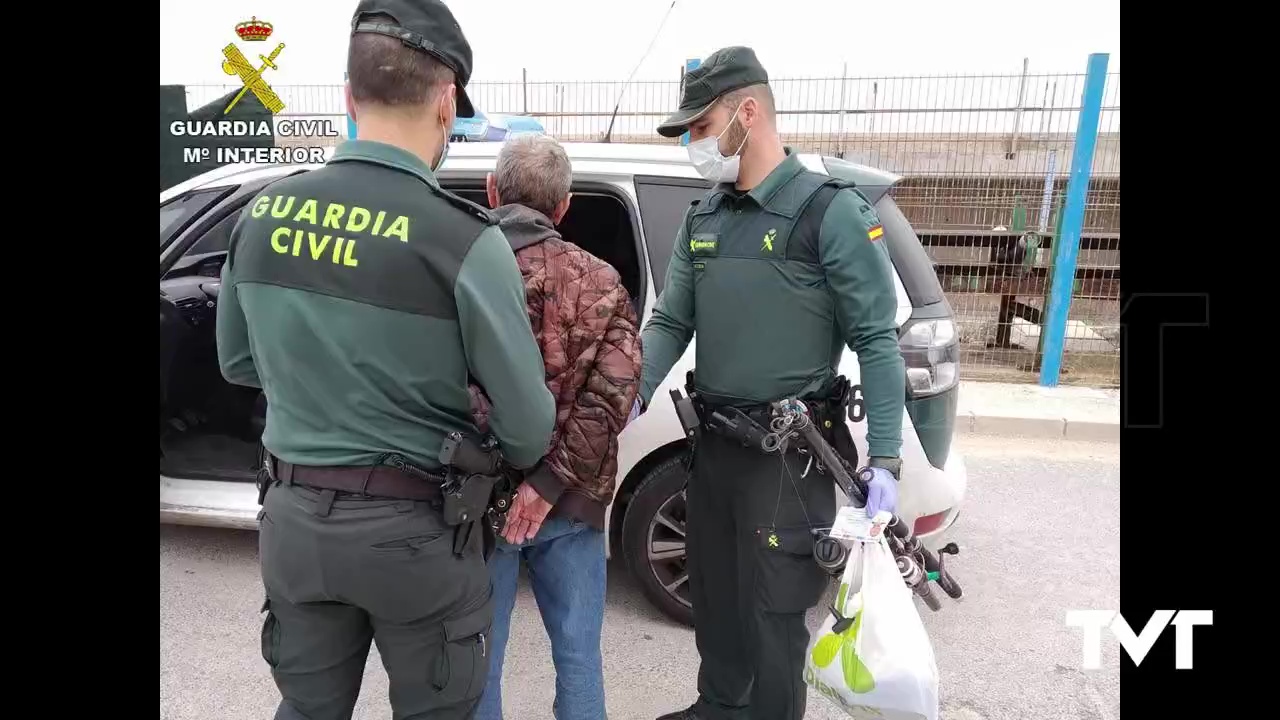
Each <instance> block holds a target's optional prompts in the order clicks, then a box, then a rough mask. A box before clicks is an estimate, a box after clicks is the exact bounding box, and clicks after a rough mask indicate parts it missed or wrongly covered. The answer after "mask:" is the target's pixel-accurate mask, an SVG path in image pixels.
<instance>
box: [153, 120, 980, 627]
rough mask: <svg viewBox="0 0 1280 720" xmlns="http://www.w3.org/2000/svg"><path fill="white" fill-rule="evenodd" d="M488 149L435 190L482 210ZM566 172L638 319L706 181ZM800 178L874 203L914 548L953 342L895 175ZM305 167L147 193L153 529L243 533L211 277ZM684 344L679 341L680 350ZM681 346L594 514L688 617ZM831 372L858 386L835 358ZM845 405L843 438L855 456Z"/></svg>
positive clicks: (944, 474) (664, 152) (637, 148)
mask: <svg viewBox="0 0 1280 720" xmlns="http://www.w3.org/2000/svg"><path fill="white" fill-rule="evenodd" d="M500 147H501V145H500V144H498V143H458V144H455V145H453V146H452V147H451V148H450V150H449V156H448V161H447V162H446V163H445V165H444V167H443V168H441V171H440V172H439V178H440V182H441V184H442V185H443V186H444V187H445V188H447V189H449V190H451V191H453V192H455V193H457V194H459V195H462V196H463V197H466V198H468V199H470V200H473V201H475V202H477V203H479V204H481V205H485V204H486V202H485V196H484V177H485V174H486V173H487V172H489V171H492V170H493V167H494V164H495V161H496V158H497V152H498V150H499V148H500ZM565 148H566V150H567V151H568V153H569V157H570V158H571V160H572V162H573V171H574V182H573V202H572V204H571V206H570V210H569V213H568V215H567V216H566V217H565V219H564V222H563V223H562V224H561V227H560V230H561V232H562V233H563V234H564V236H565V238H566V239H568V240H570V241H572V242H576V243H577V244H579V245H581V246H582V247H584V248H586V249H587V250H589V251H590V252H592V253H594V254H595V255H597V256H598V257H600V258H602V259H604V260H606V261H608V262H609V263H610V264H612V265H613V266H614V267H615V268H617V270H618V272H619V273H620V274H621V275H622V277H623V280H624V283H625V284H626V287H627V289H628V290H629V291H630V293H631V295H632V297H633V298H636V303H637V310H638V312H639V314H640V316H641V319H642V321H645V320H647V319H648V317H649V314H650V313H651V312H652V311H653V307H654V304H655V301H656V299H657V297H658V293H659V292H660V291H661V290H662V282H663V279H664V275H665V273H666V267H667V263H668V262H669V261H670V258H671V251H672V247H673V245H674V243H675V238H676V232H677V228H678V226H679V224H680V221H681V219H682V217H683V216H684V212H685V210H686V208H688V207H689V203H690V202H691V201H692V200H695V199H697V198H699V197H701V196H702V195H703V194H704V193H705V192H706V189H707V187H708V184H707V183H706V181H704V180H702V179H701V178H700V177H698V175H697V174H696V173H695V172H694V171H693V168H692V167H691V166H690V165H689V162H688V158H687V155H686V153H685V151H684V149H683V148H680V147H673V146H661V145H620V144H573V143H569V144H566V145H565ZM801 157H802V159H803V162H804V164H805V165H806V166H807V167H809V168H811V169H813V170H816V171H819V172H825V173H828V174H830V175H833V176H836V177H841V178H844V179H848V180H852V181H854V182H855V183H857V185H858V186H859V188H860V189H861V191H862V192H863V193H864V194H866V196H867V197H868V198H869V199H870V200H871V201H872V202H873V203H874V204H875V207H876V210H877V212H878V214H879V216H880V219H881V221H882V223H883V225H884V231H885V235H884V241H885V242H886V243H887V245H888V249H889V251H890V255H891V257H892V259H893V263H894V266H895V269H896V271H897V278H896V280H897V282H896V285H897V294H898V314H897V320H898V324H899V327H900V338H901V341H900V344H901V347H902V353H903V357H904V358H905V360H906V364H907V385H908V387H907V403H906V412H905V413H904V415H903V418H904V419H903V427H902V436H903V447H902V460H903V464H902V468H903V469H902V479H901V485H900V492H899V514H900V515H901V516H902V518H903V519H904V520H906V521H907V522H909V523H912V525H913V528H914V530H915V532H916V534H917V535H919V536H920V537H922V538H924V539H925V542H926V544H927V545H930V546H936V545H937V542H938V540H939V539H940V537H941V535H942V534H943V533H944V532H945V531H946V530H947V529H948V528H950V527H951V525H952V523H954V522H955V520H956V516H957V514H958V512H959V510H960V505H961V502H962V500H963V499H964V495H965V486H966V472H965V467H964V462H963V460H962V458H961V457H960V456H959V455H958V454H957V453H956V452H954V451H953V450H952V449H951V439H952V434H953V431H954V426H955V420H956V405H957V393H958V378H959V367H958V359H959V355H958V346H957V337H956V332H955V325H954V323H953V320H952V312H951V307H950V305H949V304H948V303H947V300H946V298H945V297H944V295H943V292H942V288H941V287H940V285H939V283H938V280H937V276H936V274H935V273H934V270H933V265H932V263H931V262H930V260H929V258H928V256H927V255H926V254H925V251H924V249H923V248H922V247H921V245H920V242H919V239H918V238H917V237H916V234H915V231H914V230H913V229H912V228H911V225H910V224H909V223H908V222H907V220H906V218H905V217H903V215H902V212H901V210H899V209H898V207H897V205H896V204H895V203H894V201H893V199H892V198H891V197H890V196H889V194H888V190H889V189H890V188H891V187H892V186H893V185H894V184H895V183H897V182H898V181H899V180H900V178H899V177H897V176H895V175H892V174H889V173H885V172H882V171H879V170H876V169H873V168H869V167H865V166H860V165H855V164H853V163H849V162H846V161H844V160H840V159H837V158H832V157H822V156H818V155H802V156H801ZM315 167H319V165H229V166H224V167H221V168H218V169H215V170H212V171H210V172H207V173H205V174H203V175H200V176H198V177H195V178H192V179H190V180H187V181H185V182H183V183H181V184H179V185H177V186H175V187H173V188H170V189H169V190H166V191H165V192H162V193H161V194H160V521H161V522H168V523H178V524H190V525H210V526H221V527H232V528H249V529H256V528H257V513H258V509H259V507H258V504H257V490H256V489H255V487H254V482H253V481H254V478H255V474H256V471H257V468H258V466H259V452H260V445H259V437H260V435H261V432H262V428H263V424H264V422H265V420H264V412H265V399H264V398H263V397H262V396H261V393H260V392H259V391H257V390H254V389H251V388H243V387H237V386H232V385H229V384H228V383H226V382H225V381H224V380H223V379H222V376H221V373H220V372H219V369H218V362H217V353H216V346H215V343H214V316H215V311H216V308H217V291H218V285H219V272H220V269H221V266H222V263H223V260H224V259H225V256H226V250H227V244H228V239H229V236H230V232H231V227H232V225H233V224H234V223H235V221H236V218H237V216H238V215H239V213H240V210H241V209H242V208H243V207H244V206H245V205H246V204H247V203H248V202H249V201H250V200H251V199H252V198H253V197H254V196H255V195H257V194H258V193H259V192H261V191H262V189H263V188H264V187H265V186H267V185H269V184H270V183H272V182H273V181H275V180H278V179H280V178H283V177H286V176H288V175H293V174H296V173H302V172H308V171H309V170H311V169H313V168H315ZM696 342H697V339H696V338H695V339H694V343H696ZM693 359H694V350H693V344H691V345H690V347H689V349H688V350H687V351H686V352H685V354H684V356H683V357H682V358H681V359H680V361H679V362H677V363H676V365H675V367H673V368H672V370H671V373H670V374H669V375H668V377H667V378H666V380H665V381H664V382H663V384H662V386H661V387H660V388H658V389H657V390H656V391H655V392H654V395H653V399H652V402H651V405H650V408H649V410H648V412H646V413H645V414H644V415H642V416H640V418H639V419H637V420H636V421H635V422H633V423H632V424H631V425H629V426H628V427H627V429H626V430H625V431H624V432H623V434H622V436H621V438H620V452H619V458H618V487H617V493H616V497H615V499H614V502H613V505H612V506H611V507H610V509H609V512H608V513H607V521H608V523H609V533H608V538H609V540H610V542H609V545H608V547H609V548H610V552H612V550H613V549H616V548H617V547H619V545H620V546H621V548H622V550H621V551H622V553H623V554H624V556H625V557H626V560H627V562H628V564H629V566H630V568H631V570H632V572H633V573H634V574H635V576H636V578H637V580H638V581H639V583H640V585H641V587H642V588H643V590H644V592H645V594H646V596H647V597H648V598H649V599H650V600H651V601H652V602H653V603H654V604H655V605H657V606H658V607H659V608H660V609H661V610H662V611H663V612H665V613H666V614H668V615H669V616H671V617H672V618H675V619H677V620H679V621H681V622H684V623H689V622H691V617H692V611H691V609H690V605H689V600H688V585H687V583H686V581H687V579H688V574H687V570H686V562H685V550H684V535H685V499H684V487H685V483H686V480H687V475H686V473H685V470H684V467H683V464H682V463H683V457H684V455H685V453H686V452H687V446H686V443H685V440H684V433H683V432H682V431H681V428H680V424H679V422H678V421H677V419H676V414H675V411H674V408H673V407H672V405H671V401H670V399H669V392H670V390H672V389H677V388H678V389H681V390H682V391H683V387H684V381H685V374H686V372H687V371H688V370H690V369H692V365H693ZM840 371H841V372H842V373H844V374H845V375H846V376H847V377H848V378H849V379H850V381H852V382H853V383H855V384H856V383H857V382H858V376H859V373H858V364H857V360H856V357H855V356H854V354H853V353H852V352H848V351H846V353H845V355H844V358H843V360H842V361H841V364H840ZM859 397H860V396H859V395H855V402H854V404H853V406H852V407H851V408H850V416H851V419H850V420H849V423H850V429H851V430H852V433H853V437H854V439H855V441H856V443H857V445H858V451H859V453H860V457H862V458H865V457H866V441H865V436H866V422H865V420H864V419H863V418H862V417H861V415H860V405H861V403H860V401H859V400H858V398H859Z"/></svg>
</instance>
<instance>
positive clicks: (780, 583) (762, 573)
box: [755, 526, 830, 613]
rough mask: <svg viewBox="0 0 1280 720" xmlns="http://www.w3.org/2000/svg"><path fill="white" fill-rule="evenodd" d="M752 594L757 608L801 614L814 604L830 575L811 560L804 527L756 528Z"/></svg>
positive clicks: (810, 545) (809, 541)
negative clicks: (754, 574) (753, 591)
mask: <svg viewBox="0 0 1280 720" xmlns="http://www.w3.org/2000/svg"><path fill="white" fill-rule="evenodd" d="M756 535H757V540H758V542H757V549H756V558H757V566H756V567H757V573H756V583H755V585H756V597H757V599H758V601H759V603H760V607H761V609H763V610H765V611H766V612H774V613H803V612H805V611H807V610H808V609H809V608H811V607H813V606H814V605H816V604H817V603H818V600H820V599H821V598H822V593H823V591H824V590H825V589H826V586H827V582H828V581H829V579H830V576H829V575H827V574H826V573H825V572H823V571H822V568H820V567H819V566H818V563H816V562H814V559H813V534H812V533H811V532H810V531H809V528H808V527H807V526H805V527H799V528H768V527H762V528H759V529H757V530H756Z"/></svg>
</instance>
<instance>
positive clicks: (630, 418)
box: [623, 398, 640, 427]
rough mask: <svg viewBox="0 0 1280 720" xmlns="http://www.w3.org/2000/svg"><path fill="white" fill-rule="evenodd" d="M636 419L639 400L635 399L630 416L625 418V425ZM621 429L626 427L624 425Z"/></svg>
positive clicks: (638, 415) (638, 413)
mask: <svg viewBox="0 0 1280 720" xmlns="http://www.w3.org/2000/svg"><path fill="white" fill-rule="evenodd" d="M638 417H640V398H636V402H635V404H634V405H632V406H631V414H630V415H628V416H627V425H630V424H631V421H632V420H635V419H636V418H638ZM623 427H626V425H623Z"/></svg>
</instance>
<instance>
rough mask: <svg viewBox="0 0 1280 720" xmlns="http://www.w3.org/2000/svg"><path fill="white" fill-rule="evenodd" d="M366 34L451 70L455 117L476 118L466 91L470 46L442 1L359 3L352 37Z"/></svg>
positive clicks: (375, 0) (371, 0) (366, 0)
mask: <svg viewBox="0 0 1280 720" xmlns="http://www.w3.org/2000/svg"><path fill="white" fill-rule="evenodd" d="M371 15H388V16H390V17H391V19H392V21H393V23H386V22H375V21H373V20H371V19H369V16H371ZM366 32H367V33H378V34H380V35H387V36H390V37H393V38H396V39H397V40H399V41H400V42H401V43H403V44H404V45H405V47H410V48H413V49H414V50H417V51H419V52H424V53H426V54H428V55H430V56H431V57H433V58H435V59H436V60H438V61H440V62H441V63H443V64H444V66H445V67H447V68H449V69H450V70H452V71H453V74H454V76H455V77H456V79H457V82H456V83H454V84H455V85H456V86H457V88H458V117H462V118H470V117H475V115H476V110H475V107H474V106H473V105H472V104H471V98H470V97H468V96H467V90H466V85H467V82H469V81H470V80H471V45H470V44H469V43H468V42H467V38H466V36H465V35H463V34H462V28H461V27H460V26H459V25H458V21H457V20H455V19H454V17H453V13H452V12H450V11H449V8H448V6H446V5H445V4H444V3H443V2H441V0H360V4H359V5H357V6H356V11H355V13H354V14H353V15H352V16H351V34H352V35H354V34H356V33H366Z"/></svg>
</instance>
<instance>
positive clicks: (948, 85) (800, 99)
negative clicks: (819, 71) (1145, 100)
mask: <svg viewBox="0 0 1280 720" xmlns="http://www.w3.org/2000/svg"><path fill="white" fill-rule="evenodd" d="M1084 82H1085V75H1084V74H1083V73H1079V74H1028V73H1023V74H1011V75H955V76H923V75H922V76H909V77H864V78H853V77H846V78H794V79H779V80H774V81H772V82H771V83H770V84H771V87H772V89H773V93H774V99H775V106H776V109H777V114H778V119H777V122H778V125H779V129H780V131H781V134H782V137H783V141H784V142H785V143H786V144H787V145H789V146H791V147H793V148H794V149H796V150H797V151H801V152H816V153H821V154H825V155H831V156H835V157H841V158H845V159H848V160H851V161H854V162H859V163H864V164H867V165H872V166H875V167H878V168H881V169H884V170H888V171H890V172H894V173H897V174H899V175H902V176H903V178H904V179H903V181H902V182H901V183H900V184H899V185H898V186H897V187H896V188H895V189H894V191H893V193H894V198H895V200H896V201H897V203H898V204H899V206H900V207H901V208H902V211H903V213H904V214H905V215H906V216H907V218H908V219H909V220H910V221H911V223H912V225H913V226H914V227H915V229H916V231H917V233H918V234H919V235H920V238H921V242H922V243H923V244H924V246H925V247H926V249H927V251H928V253H929V255H930V257H931V258H932V259H933V261H934V264H935V268H936V269H937V271H938V274H939V279H940V281H941V282H942V285H943V289H944V290H945V291H946V293H947V296H948V298H949V300H950V302H951V305H952V307H953V309H954V310H955V313H956V319H957V322H958V323H959V331H960V338H961V342H962V354H963V366H964V373H965V376H966V377H968V378H974V379H998V380H1010V381H1028V382H1034V381H1035V380H1036V379H1037V375H1036V373H1037V372H1038V370H1039V364H1040V359H1041V355H1040V348H1039V343H1040V327H1039V322H1040V315H1041V313H1043V312H1044V311H1045V308H1046V298H1047V292H1048V289H1047V287H1048V277H1049V276H1050V272H1051V265H1052V247H1053V240H1054V238H1055V237H1056V229H1057V219H1058V216H1059V215H1060V213H1061V210H1062V206H1063V202H1064V196H1065V193H1066V187H1067V178H1068V174H1069V170H1070V165H1071V160H1072V153H1073V151H1074V147H1075V143H1074V140H1075V137H1074V134H1075V128H1076V125H1077V123H1078V118H1079V112H1080V104H1081V96H1082V92H1083V89H1084ZM234 89H235V87H234V86H230V85H226V86H189V87H188V89H187V91H188V107H189V108H195V107H198V106H200V105H202V104H203V103H205V102H209V101H210V100H212V99H214V98H217V97H220V96H222V95H224V94H225V93H226V92H228V91H229V90H234ZM275 90H276V92H277V94H278V95H279V96H280V97H281V99H282V100H283V101H284V103H285V108H284V110H283V112H281V113H280V114H279V116H278V117H280V118H291V119H315V118H331V119H332V124H333V125H334V126H336V127H338V128H340V129H341V131H342V132H344V133H345V129H346V124H345V120H344V119H343V118H344V117H345V111H344V107H343V93H342V87H341V86H340V85H307V86H283V87H281V86H276V87H275ZM624 90H625V92H624ZM468 93H469V94H470V95H471V97H472V99H473V100H474V102H475V105H476V107H477V108H479V109H481V110H482V111H483V112H485V113H488V114H498V113H505V114H520V115H527V116H531V117H534V118H537V119H538V120H539V121H540V122H541V123H542V125H543V126H544V127H545V128H546V130H547V132H548V133H550V134H552V135H554V136H556V137H557V138H559V139H561V140H562V141H566V142H570V141H590V142H594V141H600V140H601V139H603V138H604V135H605V131H606V129H607V128H608V127H609V122H610V119H611V118H612V119H613V120H614V123H613V131H612V136H611V140H612V142H619V143H653V144H675V143H677V142H678V141H676V140H669V139H666V138H663V137H661V136H659V135H658V134H657V133H656V132H655V131H654V128H655V127H656V126H657V124H658V123H659V122H660V121H661V120H662V119H663V118H665V117H666V116H667V115H668V114H669V113H670V112H671V111H672V110H673V109H674V108H675V107H676V106H677V105H678V102H679V94H680V81H679V80H678V79H673V80H670V81H638V82H633V83H631V84H630V85H629V86H628V85H625V83H623V82H620V81H619V82H590V81H575V82H553V81H544V80H530V79H528V77H527V74H526V76H525V77H524V78H523V79H521V80H518V81H513V82H473V83H472V84H471V85H470V86H469V87H468ZM615 104H617V106H618V112H617V115H616V117H613V114H614V113H613V110H614V106H615ZM341 139H342V138H340V137H338V138H334V137H327V138H315V139H311V140H305V141H304V140H299V139H297V138H291V139H289V140H288V142H290V143H299V142H302V143H304V144H313V145H314V144H320V145H324V144H333V143H335V142H338V141H340V140H341ZM281 142H282V144H283V142H284V141H281ZM1081 236H1082V239H1081V249H1080V254H1079V259H1078V265H1077V270H1076V280H1075V285H1074V292H1073V295H1072V300H1071V306H1070V310H1069V313H1068V315H1069V318H1068V326H1067V335H1066V341H1065V349H1064V351H1063V361H1062V368H1063V370H1062V376H1061V381H1062V382H1064V383H1088V384H1093V385H1116V384H1118V383H1119V333H1120V321H1119V315H1120V302H1119V276H1120V257H1119V243H1120V75H1119V74H1118V73H1112V74H1109V75H1108V76H1107V78H1106V86H1105V91H1104V95H1103V102H1102V109H1101V114H1100V121H1099V126H1098V137H1097V142H1096V147H1095V152H1094V159H1093V167H1092V173H1091V180H1090V186H1089V192H1088V196H1087V206H1086V212H1085V220H1084V226H1083V228H1082V233H1081Z"/></svg>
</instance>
